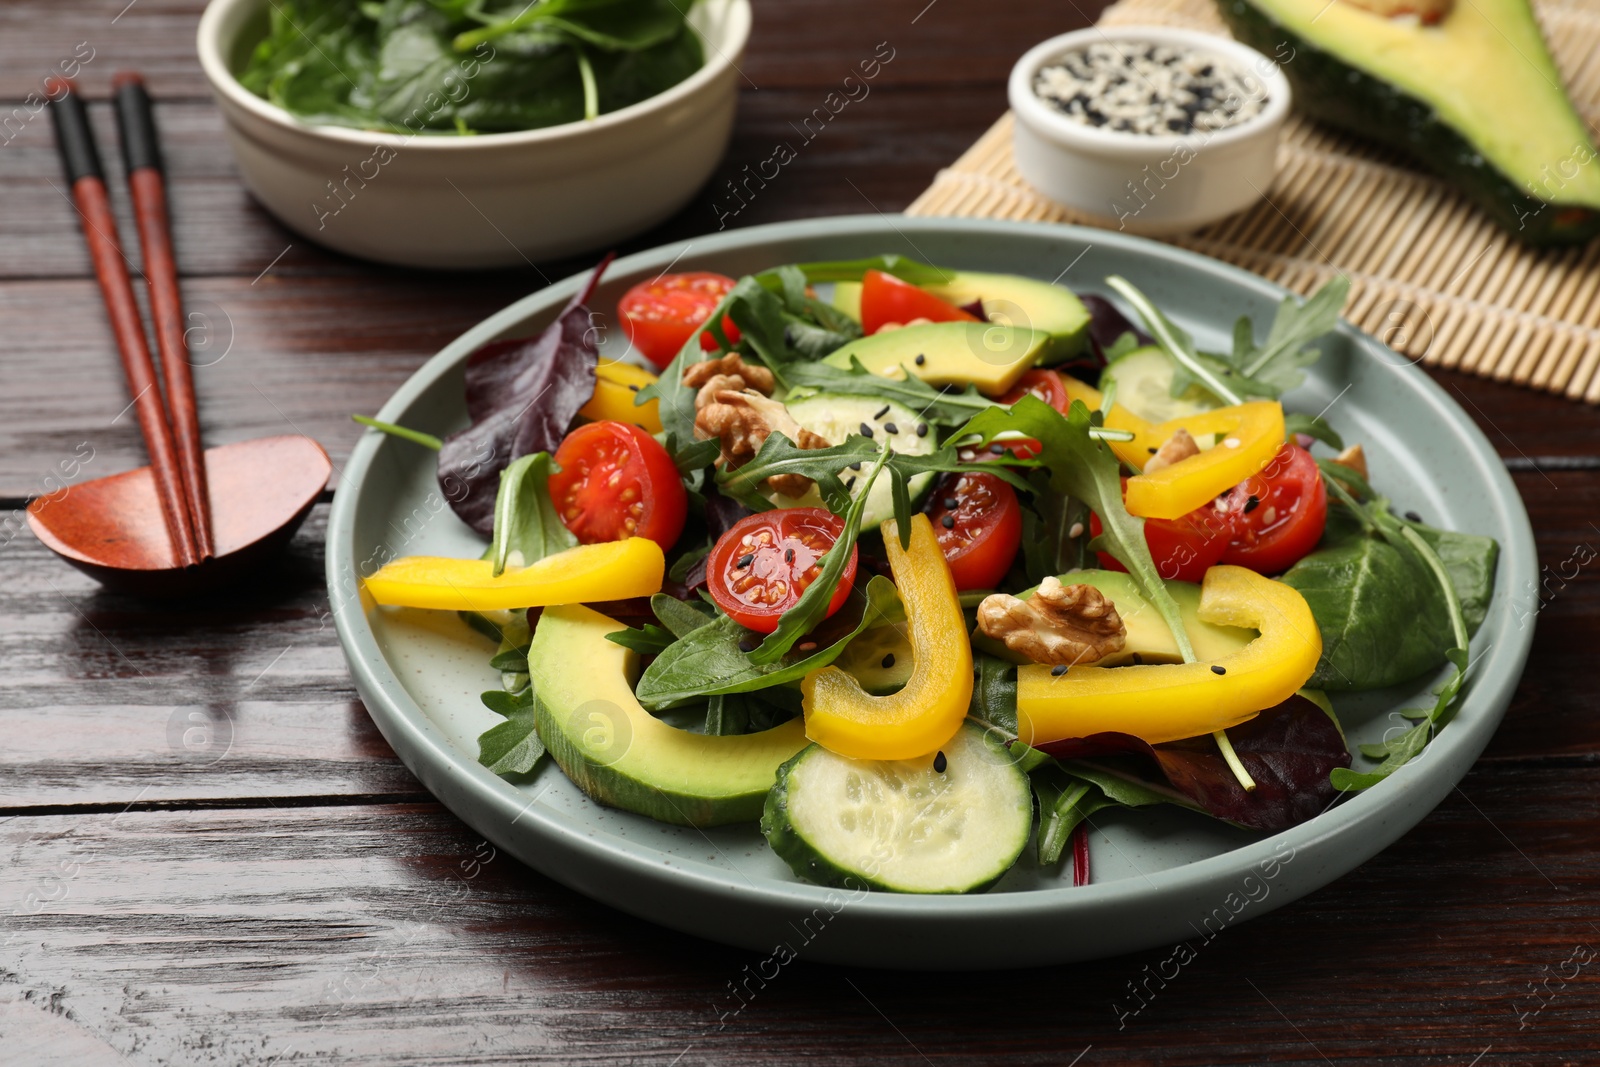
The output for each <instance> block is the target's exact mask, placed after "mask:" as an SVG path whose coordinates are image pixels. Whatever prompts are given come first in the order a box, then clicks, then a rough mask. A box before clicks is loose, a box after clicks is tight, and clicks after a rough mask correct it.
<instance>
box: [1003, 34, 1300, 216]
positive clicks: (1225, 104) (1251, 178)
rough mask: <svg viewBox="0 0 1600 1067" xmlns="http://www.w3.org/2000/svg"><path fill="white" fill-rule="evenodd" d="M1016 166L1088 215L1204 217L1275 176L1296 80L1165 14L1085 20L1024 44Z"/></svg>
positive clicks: (1262, 189)
mask: <svg viewBox="0 0 1600 1067" xmlns="http://www.w3.org/2000/svg"><path fill="white" fill-rule="evenodd" d="M1007 96H1008V97H1009V99H1010V103H1011V110H1012V113H1013V116H1014V118H1015V123H1014V126H1013V133H1012V156H1013V159H1014V161H1015V163H1016V167H1017V171H1018V173H1019V174H1020V175H1021V176H1022V177H1023V178H1024V179H1025V180H1026V181H1027V182H1028V183H1029V184H1030V185H1032V186H1033V187H1034V188H1035V189H1036V190H1038V191H1039V193H1041V194H1042V195H1043V196H1044V197H1046V198H1048V199H1050V200H1053V201H1055V202H1056V203H1058V204H1061V205H1062V206H1064V207H1066V208H1067V209H1069V210H1070V211H1071V212H1072V215H1073V217H1072V219H1071V220H1070V221H1083V222H1090V223H1095V224H1099V225H1104V226H1109V227H1111V228H1114V229H1119V230H1127V231H1130V232H1134V233H1144V234H1154V235H1162V234H1171V233H1181V232H1185V231H1188V230H1193V229H1196V228H1198V227H1200V226H1204V225H1207V224H1208V223H1212V222H1216V221H1218V220H1220V219H1223V218H1225V217H1227V216H1228V215H1231V214H1234V213H1235V212H1238V211H1240V210H1243V209H1244V208H1247V207H1249V206H1250V205H1251V204H1253V203H1255V202H1256V201H1257V200H1258V199H1260V197H1261V196H1262V195H1263V194H1265V193H1266V191H1267V190H1268V189H1269V188H1270V187H1271V185H1272V179H1273V176H1274V174H1275V173H1276V169H1277V148H1278V136H1279V132H1280V131H1281V129H1282V126H1283V122H1284V120H1285V118H1287V117H1288V113H1289V102H1290V91H1289V83H1288V81H1287V80H1286V79H1285V78H1284V76H1283V74H1282V73H1281V72H1280V71H1279V70H1278V68H1277V66H1276V65H1275V64H1274V63H1273V61H1272V60H1271V59H1269V58H1267V57H1266V56H1264V55H1262V54H1261V53H1260V52H1257V51H1255V50H1254V49H1252V48H1248V47H1246V46H1244V45H1242V44H1239V43H1238V42H1237V41H1233V40H1230V39H1229V38H1226V37H1220V36H1217V35H1215V34H1209V33H1201V32H1199V31H1196V30H1184V29H1176V28H1173V27H1165V26H1116V27H1098V26H1094V27H1090V28H1088V29H1085V30H1078V31H1075V32H1073V33H1066V34H1062V35H1061V36H1059V37H1053V38H1051V39H1049V40H1047V41H1044V42H1043V43H1041V44H1039V45H1037V46H1035V47H1034V48H1031V49H1029V50H1028V52H1027V53H1026V54H1024V55H1023V57H1022V58H1021V59H1019V60H1018V61H1017V64H1016V66H1015V67H1013V68H1012V71H1011V80H1010V82H1009V84H1008V86H1007Z"/></svg>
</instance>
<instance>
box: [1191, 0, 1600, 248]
mask: <svg viewBox="0 0 1600 1067" xmlns="http://www.w3.org/2000/svg"><path fill="white" fill-rule="evenodd" d="M1217 7H1218V10H1219V11H1220V12H1221V14H1222V18H1223V21H1225V22H1226V23H1227V24H1228V28H1229V29H1231V30H1232V31H1233V35H1234V37H1236V38H1237V39H1238V40H1239V41H1240V42H1242V43H1244V44H1247V45H1249V46H1250V47H1251V48H1254V49H1255V50H1256V51H1258V52H1261V53H1262V54H1264V55H1268V56H1271V55H1281V54H1283V52H1284V50H1288V51H1289V53H1290V55H1291V56H1292V57H1293V58H1292V59H1291V60H1290V61H1289V62H1287V63H1284V64H1282V65H1281V66H1280V68H1279V69H1281V70H1282V71H1283V73H1284V76H1285V77H1286V78H1288V79H1289V84H1290V86H1291V87H1292V88H1293V89H1294V103H1295V107H1296V108H1298V109H1299V110H1300V111H1302V112H1303V113H1305V114H1307V115H1310V116H1311V117H1312V118H1314V119H1317V120H1319V121H1322V122H1325V123H1327V124H1328V125H1330V126H1334V127H1337V128H1338V129H1341V130H1344V131H1346V132H1349V133H1353V134H1356V135H1357V136H1360V137H1365V138H1368V139H1370V140H1374V141H1378V142H1379V143H1381V144H1385V145H1388V146H1389V147H1391V148H1395V149H1398V150H1400V151H1401V152H1404V153H1405V154H1406V155H1407V156H1409V157H1410V158H1411V159H1413V160H1414V161H1416V162H1417V163H1420V164H1421V165H1422V166H1423V167H1425V168H1427V169H1428V170H1431V171H1433V172H1434V173H1435V174H1438V175H1439V176H1440V177H1441V178H1444V179H1445V180H1446V181H1448V182H1449V183H1450V184H1451V185H1453V186H1454V187H1455V188H1456V189H1458V190H1459V191H1460V192H1461V194H1462V195H1463V196H1465V197H1467V199H1469V200H1471V201H1472V202H1473V203H1474V204H1476V205H1477V206H1478V207H1479V208H1481V209H1482V210H1483V211H1484V212H1485V213H1486V214H1487V215H1488V216H1489V217H1490V218H1492V219H1493V220H1494V221H1495V223H1496V224H1498V225H1499V226H1500V227H1501V228H1502V229H1504V230H1506V231H1507V232H1508V233H1510V234H1511V235H1512V236H1514V237H1516V238H1518V239H1519V240H1521V241H1523V242H1525V243H1527V244H1530V245H1535V246H1551V245H1573V244H1583V243H1585V242H1587V241H1588V240H1589V239H1590V238H1591V237H1594V236H1595V235H1596V234H1600V212H1595V211H1593V210H1590V209H1589V208H1585V207H1578V206H1573V205H1562V204H1559V203H1551V202H1549V201H1546V200H1543V199H1541V198H1539V197H1535V196H1530V195H1529V194H1528V193H1527V192H1526V191H1525V190H1523V189H1521V188H1520V187H1518V186H1517V185H1516V184H1515V183H1514V182H1512V181H1511V180H1510V179H1509V178H1507V177H1506V176H1505V175H1504V174H1502V173H1501V172H1500V171H1499V170H1498V169H1497V168H1496V167H1495V166H1494V165H1493V164H1491V163H1490V162H1489V161H1488V160H1486V159H1484V158H1483V157H1482V156H1481V155H1480V154H1479V153H1478V150H1477V149H1476V148H1475V147H1473V145H1472V142H1471V141H1469V140H1468V139H1467V138H1466V137H1464V136H1463V135H1462V134H1461V133H1460V132H1459V131H1457V130H1456V129H1455V128H1454V127H1452V126H1450V125H1448V124H1447V123H1445V122H1444V121H1443V120H1441V119H1440V118H1439V117H1438V116H1437V115H1436V114H1435V112H1434V110H1433V107H1432V106H1431V105H1429V104H1428V103H1426V102H1425V101H1422V100H1418V99H1417V98H1416V97H1413V96H1411V95H1410V94H1408V93H1404V92H1401V91H1400V90H1399V89H1397V88H1396V87H1394V86H1393V85H1390V84H1389V83H1388V82H1386V81H1383V80H1382V79H1381V78H1375V77H1373V76H1372V75H1370V74H1368V73H1367V72H1365V71H1363V70H1360V69H1358V68H1355V67H1352V66H1350V65H1348V64H1346V63H1345V62H1344V61H1343V60H1341V59H1339V58H1338V57H1337V56H1334V55H1332V54H1331V53H1329V52H1326V51H1324V50H1322V49H1320V48H1318V47H1317V45H1316V44H1315V42H1312V41H1308V40H1306V39H1305V38H1303V37H1301V36H1299V35H1298V34H1295V33H1293V32H1291V31H1290V30H1288V29H1286V28H1285V27H1284V26H1282V25H1280V24H1279V23H1277V22H1276V21H1274V20H1273V19H1272V18H1271V17H1270V16H1268V15H1267V14H1266V13H1265V12H1263V11H1261V10H1260V9H1259V8H1257V7H1256V6H1255V5H1254V4H1252V3H1250V2H1249V0H1218V3H1217Z"/></svg>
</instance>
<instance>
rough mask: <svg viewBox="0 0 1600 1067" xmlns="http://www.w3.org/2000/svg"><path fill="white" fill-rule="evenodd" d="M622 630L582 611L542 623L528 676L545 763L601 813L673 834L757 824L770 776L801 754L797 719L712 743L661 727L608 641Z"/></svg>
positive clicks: (631, 665)
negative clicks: (615, 812) (625, 815)
mask: <svg viewBox="0 0 1600 1067" xmlns="http://www.w3.org/2000/svg"><path fill="white" fill-rule="evenodd" d="M621 629H623V625H622V623H619V622H617V621H615V620H614V619H609V618H607V617H606V616H604V615H602V614H600V613H599V612H597V611H594V610H593V609H591V608H586V607H583V606H582V605H571V606H568V607H559V608H546V609H545V610H544V612H543V614H542V615H541V616H540V618H539V625H538V627H537V628H536V629H535V630H534V633H533V643H532V645H531V646H530V647H529V649H528V671H529V675H530V677H531V678H532V681H533V690H534V692H535V693H536V694H537V695H538V698H539V699H538V704H537V711H536V713H535V714H536V722H537V725H538V730H539V737H540V739H541V740H543V741H544V743H545V747H546V748H547V749H548V750H549V752H550V755H551V756H552V757H554V758H555V761H556V763H557V764H559V765H560V767H561V769H562V770H563V771H565V772H566V775H567V777H568V778H571V779H572V781H573V782H575V783H576V784H577V786H578V788H579V789H582V790H583V791H584V792H585V793H586V794H588V795H589V796H590V797H591V798H593V799H594V800H596V801H598V802H599V803H601V804H604V805H606V806H607V807H612V808H621V809H623V810H624V811H632V812H636V813H638V814H640V815H648V816H649V817H650V818H652V819H659V820H660V821H662V822H668V823H675V824H677V825H679V826H720V825H722V824H723V823H730V822H751V821H754V820H756V819H758V818H760V817H761V808H762V805H763V803H765V801H766V797H767V791H768V790H770V789H771V788H772V783H773V781H774V780H775V779H776V777H777V773H778V768H779V767H780V766H781V765H782V764H783V762H784V761H785V760H787V759H789V757H791V756H793V755H794V754H795V753H797V752H799V751H800V750H801V749H803V748H805V746H806V736H805V729H804V727H803V726H802V724H801V722H800V720H799V719H792V720H790V721H789V722H786V723H784V724H783V725H781V726H775V727H773V728H772V729H770V730H766V731H763V732H761V733H758V734H742V735H733V736H720V737H713V736H707V735H705V734H696V733H690V732H689V731H687V730H679V729H677V728H676V727H672V726H668V725H667V724H666V723H664V722H662V721H661V720H660V719H657V718H655V717H654V716H653V715H651V714H650V713H649V712H647V711H645V710H644V708H643V707H642V706H641V705H640V704H639V701H638V700H637V699H635V698H634V695H633V677H634V675H635V674H637V673H638V656H637V655H636V654H635V653H633V652H631V651H629V650H628V649H626V648H623V647H622V646H621V645H619V644H616V643H614V642H611V641H607V640H606V634H609V633H615V632H617V631H618V630H621Z"/></svg>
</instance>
